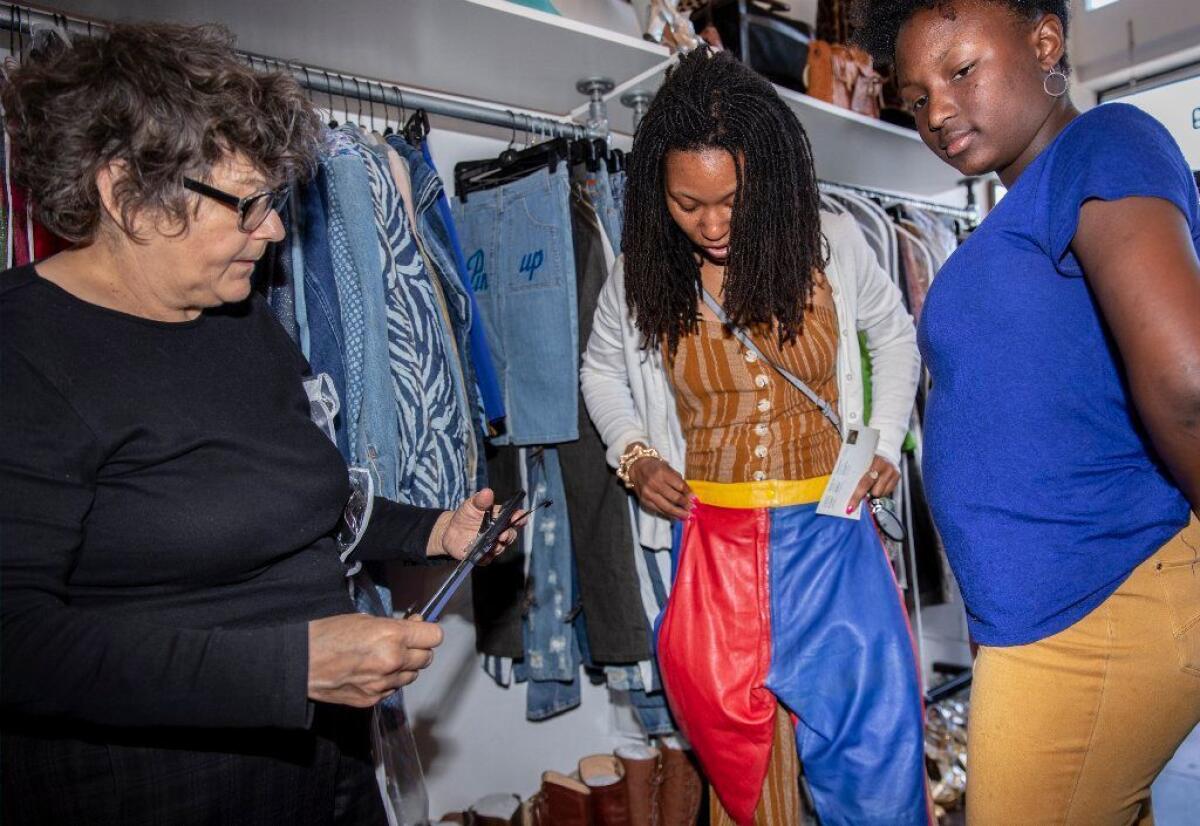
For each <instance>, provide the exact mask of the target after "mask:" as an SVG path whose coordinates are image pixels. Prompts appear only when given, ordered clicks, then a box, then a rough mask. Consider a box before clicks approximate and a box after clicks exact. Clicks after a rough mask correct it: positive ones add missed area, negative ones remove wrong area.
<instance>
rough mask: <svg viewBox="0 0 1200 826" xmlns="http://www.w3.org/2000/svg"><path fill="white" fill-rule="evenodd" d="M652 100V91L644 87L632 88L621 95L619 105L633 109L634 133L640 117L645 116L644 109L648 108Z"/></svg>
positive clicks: (640, 119) (640, 120)
mask: <svg viewBox="0 0 1200 826" xmlns="http://www.w3.org/2000/svg"><path fill="white" fill-rule="evenodd" d="M652 100H654V93H653V92H647V91H646V90H644V89H634V90H633V91H631V92H626V93H625V94H623V95H621V105H622V106H624V107H626V108H628V109H632V110H633V132H634V134H637V128H638V125H639V124H640V123H641V122H642V118H644V117H646V110H647V109H649V108H650V101H652Z"/></svg>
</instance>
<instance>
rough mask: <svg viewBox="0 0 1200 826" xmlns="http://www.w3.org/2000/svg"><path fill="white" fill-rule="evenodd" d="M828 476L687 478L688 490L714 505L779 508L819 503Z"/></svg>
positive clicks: (704, 501)
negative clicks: (731, 479) (759, 479)
mask: <svg viewBox="0 0 1200 826" xmlns="http://www.w3.org/2000/svg"><path fill="white" fill-rule="evenodd" d="M827 484H829V477H828V476H816V477H813V478H812V479H766V480H763V481H762V482H703V481H693V480H691V479H689V480H688V487H690V488H691V489H692V493H694V494H695V495H696V498H697V499H699V500H700V501H701V502H703V503H704V504H706V505H712V506H714V507H717V508H780V507H785V506H787V505H809V504H812V503H813V502H819V501H820V500H821V496H822V495H823V494H824V493H825V486H826V485H827Z"/></svg>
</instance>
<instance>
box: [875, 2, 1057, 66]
mask: <svg viewBox="0 0 1200 826" xmlns="http://www.w3.org/2000/svg"><path fill="white" fill-rule="evenodd" d="M955 2H956V0H856V2H855V8H854V25H855V32H854V41H855V43H856V44H857V45H859V46H861V47H862V48H864V49H866V50H867V51H868V52H870V53H871V56H872V57H874V58H875V59H876V60H878V61H880V62H882V63H888V64H890V63H894V62H895V59H896V40H897V39H898V38H899V36H900V29H902V28H903V27H904V24H905V23H907V22H908V21H909V20H910V19H911V18H912V16H913V15H914V14H916V13H917V12H919V11H922V10H924V9H934V8H936V9H941V10H943V11H947V12H948V11H950V10H951V9H953V7H954V5H955ZM957 2H962V0H957ZM973 2H984V3H995V4H997V5H1004V6H1008V7H1009V8H1010V9H1012V11H1013V13H1014V14H1016V15H1018V16H1020V17H1022V18H1024V19H1026V20H1029V21H1030V22H1032V21H1034V20H1037V19H1038V18H1039V17H1041V16H1042V15H1043V14H1053V15H1057V16H1058V18H1059V19H1060V20H1062V24H1063V36H1064V37H1065V36H1066V34H1067V24H1068V20H1069V17H1070V6H1071V3H1070V0H973ZM1059 65H1060V66H1061V67H1062V68H1063V69H1064V70H1066V69H1067V68H1068V63H1067V55H1066V53H1065V52H1064V53H1063V58H1062V61H1061V63H1060V64H1059Z"/></svg>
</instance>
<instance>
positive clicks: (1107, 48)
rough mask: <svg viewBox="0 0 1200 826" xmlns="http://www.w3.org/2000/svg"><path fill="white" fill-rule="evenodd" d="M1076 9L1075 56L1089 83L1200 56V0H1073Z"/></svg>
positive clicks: (1073, 21) (1119, 79)
mask: <svg viewBox="0 0 1200 826" xmlns="http://www.w3.org/2000/svg"><path fill="white" fill-rule="evenodd" d="M1071 12H1072V18H1071V38H1070V51H1071V59H1072V62H1073V63H1074V65H1075V73H1076V75H1077V76H1078V78H1079V80H1080V82H1082V83H1084V84H1087V85H1088V86H1089V87H1092V88H1095V87H1097V86H1100V87H1102V86H1105V85H1108V86H1113V85H1116V84H1118V83H1122V82H1124V81H1125V80H1127V79H1128V77H1129V75H1130V69H1131V68H1132V67H1140V68H1139V69H1138V70H1137V72H1136V73H1137V74H1142V75H1144V74H1145V73H1147V72H1149V71H1156V70H1160V69H1165V68H1170V67H1171V64H1174V65H1180V64H1182V63H1185V62H1188V61H1189V59H1196V58H1198V57H1200V0H1118V2H1116V3H1113V4H1111V5H1108V6H1104V7H1103V8H1099V9H1096V10H1094V11H1085V10H1084V8H1083V0H1072V3H1071ZM1131 22H1132V25H1133V36H1134V48H1133V53H1132V59H1131V55H1130V49H1129V24H1130V23H1131Z"/></svg>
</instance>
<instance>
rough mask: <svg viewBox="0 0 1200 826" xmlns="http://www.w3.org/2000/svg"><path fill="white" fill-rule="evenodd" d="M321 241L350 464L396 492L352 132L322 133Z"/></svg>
mask: <svg viewBox="0 0 1200 826" xmlns="http://www.w3.org/2000/svg"><path fill="white" fill-rule="evenodd" d="M329 149H330V152H331V154H330V155H329V156H327V157H326V158H324V159H322V161H321V164H322V166H323V167H324V169H325V171H326V173H327V176H326V180H327V182H328V184H329V188H328V201H327V203H328V204H329V207H330V209H329V212H328V216H329V240H330V250H331V252H332V255H333V264H334V277H335V282H336V285H337V292H338V300H339V302H340V305H341V312H342V329H343V332H344V334H345V344H346V347H345V359H346V398H345V400H344V401H345V413H346V422H347V430H348V434H347V435H348V440H349V444H350V454H351V458H352V461H353V463H354V464H359V465H363V466H364V467H368V468H370V470H371V472H372V473H373V474H374V476H375V484H376V491H377V492H378V493H379V495H380V496H383V497H385V498H387V499H392V500H397V499H398V498H399V490H400V487H399V478H400V447H399V433H398V427H397V424H396V422H397V419H398V418H399V412H398V409H397V405H396V395H395V392H394V390H393V388H392V377H391V367H390V358H389V354H388V340H387V321H386V317H385V310H384V285H383V275H382V273H383V254H382V252H381V251H380V245H379V236H378V234H377V232H376V230H375V211H374V208H373V206H372V194H371V184H370V181H369V180H368V178H367V170H366V166H365V165H364V163H363V160H362V156H361V154H360V151H359V149H358V142H357V139H356V138H355V137H353V136H352V135H350V134H348V133H347V131H346V130H344V129H343V130H335V131H334V132H332V133H330V136H329Z"/></svg>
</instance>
